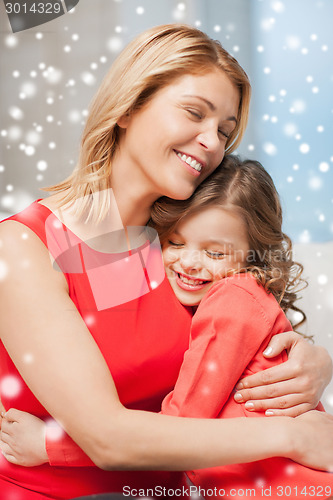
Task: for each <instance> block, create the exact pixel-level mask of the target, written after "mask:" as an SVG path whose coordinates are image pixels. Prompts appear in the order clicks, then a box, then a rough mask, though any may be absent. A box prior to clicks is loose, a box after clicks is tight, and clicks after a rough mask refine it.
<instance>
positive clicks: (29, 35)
mask: <svg viewBox="0 0 333 500" xmlns="http://www.w3.org/2000/svg"><path fill="white" fill-rule="evenodd" d="M332 19H333V1H332V0H183V1H178V0H158V1H157V0H80V2H79V4H78V5H77V7H76V8H75V9H73V10H72V11H71V12H70V13H68V14H66V15H65V16H62V17H60V18H58V19H56V20H54V21H52V22H49V23H47V24H44V25H41V26H39V27H37V28H34V29H30V30H27V31H24V32H21V33H17V34H12V32H11V29H10V25H9V22H8V19H7V16H6V13H5V9H4V4H3V2H0V75H1V77H0V212H1V215H2V216H5V214H7V213H8V214H10V213H13V212H16V211H18V210H20V209H23V208H24V207H25V206H27V205H28V204H29V203H30V202H31V201H33V200H34V199H36V198H40V197H44V196H45V193H43V192H42V191H40V188H41V187H42V186H47V185H50V184H53V183H55V182H58V181H60V180H62V179H63V178H64V177H65V176H67V175H68V174H69V173H70V172H71V170H72V168H73V167H74V165H75V163H76V159H77V155H78V148H79V140H80V135H81V132H82V128H83V124H84V121H85V117H86V116H87V109H88V105H89V101H90V100H91V98H92V96H93V94H94V93H95V91H96V89H97V88H98V85H99V83H100V82H101V80H102V78H103V76H104V74H105V73H106V71H107V69H108V68H109V66H110V64H111V63H112V61H113V60H114V58H115V57H116V56H117V54H118V53H119V52H120V51H121V49H122V48H123V47H124V45H125V44H126V43H127V42H128V41H129V40H131V39H132V38H133V37H134V36H135V35H136V34H138V33H139V32H141V31H143V30H145V29H146V28H148V27H151V26H153V25H157V24H163V23H170V22H184V23H188V24H191V25H194V26H197V27H199V28H200V29H202V30H203V31H205V32H207V33H208V34H209V35H210V36H211V37H213V38H216V39H219V40H220V41H221V43H222V44H223V45H224V47H225V48H226V49H227V50H229V52H231V53H232V54H233V55H234V56H235V57H236V58H237V59H238V60H239V62H240V63H241V64H242V66H243V67H244V69H245V70H246V71H247V73H248V75H249V77H250V80H251V82H252V86H253V100H252V109H251V117H250V123H249V127H248V130H247V133H246V135H245V138H244V139H243V141H242V145H241V146H240V147H239V150H238V152H239V153H241V154H242V155H244V156H247V157H251V158H254V159H258V160H259V161H261V162H262V163H263V165H264V166H265V167H266V168H267V169H268V171H269V172H270V173H271V175H272V176H273V178H274V181H275V183H276V185H277V188H278V190H279V192H280V195H281V198H282V202H283V206H284V214H285V217H284V220H285V221H284V229H285V231H286V232H287V233H288V234H289V235H290V236H291V237H292V238H293V240H294V241H295V242H298V243H299V244H309V245H310V246H309V248H310V247H311V249H312V250H311V251H312V253H310V254H309V253H307V256H308V255H311V257H308V260H309V262H310V264H311V263H312V264H313V261H316V262H317V264H318V265H317V266H315V268H314V269H313V271H312V276H311V279H312V290H315V292H313V294H314V295H313V298H311V299H310V302H311V303H312V305H313V308H314V309H315V313H314V315H312V318H315V320H314V319H312V321H313V323H311V318H310V323H309V328H310V331H311V333H314V334H316V333H317V331H316V330H317V325H318V321H321V322H322V329H321V334H320V335H321V336H319V339H320V342H321V343H323V344H325V345H326V347H328V348H329V349H331V352H332V353H333V346H332V344H333V340H332V338H333V337H332V334H331V330H332V326H331V325H332V323H333V317H332V316H333V263H332V264H331V263H330V262H331V261H332V259H331V255H332V253H333V252H332V249H333V246H327V245H326V246H325V247H322V246H320V245H323V244H324V243H325V242H329V241H331V240H333V123H332V122H333V30H332ZM318 245H319V246H318ZM322 248H325V251H324V252H323V250H322ZM323 255H325V259H324V258H323ZM301 256H302V257H303V258H304V259H306V257H304V256H303V254H302V253H301ZM312 256H313V257H312ZM332 257H333V255H332ZM318 266H321V267H320V269H321V271H320V274H318V273H319V272H318ZM323 308H325V310H326V311H328V312H329V314H330V323H329V322H328V320H326V317H324V316H323V314H322V312H321V310H322V309H323ZM316 314H317V316H316ZM318 315H320V316H318ZM323 318H324V319H323ZM330 402H331V404H332V407H333V390H332V395H331V396H330Z"/></svg>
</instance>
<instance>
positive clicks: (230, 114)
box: [0, 25, 333, 500]
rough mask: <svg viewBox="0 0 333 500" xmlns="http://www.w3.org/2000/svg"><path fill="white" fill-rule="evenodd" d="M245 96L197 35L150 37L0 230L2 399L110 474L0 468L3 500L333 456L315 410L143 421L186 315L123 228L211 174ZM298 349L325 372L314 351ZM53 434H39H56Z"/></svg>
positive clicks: (150, 248)
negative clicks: (63, 157) (37, 191)
mask: <svg viewBox="0 0 333 500" xmlns="http://www.w3.org/2000/svg"><path fill="white" fill-rule="evenodd" d="M249 95H250V87H249V83H248V80H247V77H246V75H245V74H244V72H243V71H242V69H241V68H240V67H239V65H238V64H237V62H236V61H235V60H234V59H233V58H232V57H231V56H229V55H228V54H227V53H226V52H225V51H224V50H223V49H222V48H221V47H220V46H219V45H218V44H217V43H215V42H212V41H211V40H210V39H209V38H208V37H206V35H204V34H202V33H201V32H199V31H197V30H195V29H193V28H189V27H185V26H177V25H176V26H174V25H171V26H164V27H157V28H153V29H151V30H149V31H148V32H146V33H144V34H143V35H141V36H139V37H138V38H137V39H136V40H134V41H133V42H132V43H131V44H130V45H129V46H128V47H127V48H126V49H125V51H124V52H123V53H122V55H121V56H120V57H119V58H118V59H117V61H116V62H115V63H114V65H113V67H112V68H111V70H110V73H109V75H107V77H106V79H105V80H104V83H103V84H102V86H101V89H100V90H99V92H98V94H97V96H96V98H95V101H94V102H93V105H92V108H91V112H90V115H89V117H88V120H87V124H86V129H85V131H84V135H83V141H82V148H81V154H80V159H79V164H78V167H77V168H76V170H75V171H74V173H73V174H72V176H71V177H70V178H69V179H68V180H66V181H64V182H63V183H61V184H60V185H58V186H56V187H54V188H53V191H55V194H53V195H52V196H51V197H50V198H48V199H47V200H44V201H38V202H35V203H34V204H33V205H32V206H31V207H29V208H28V209H27V210H26V211H23V212H22V214H19V215H17V216H15V217H13V218H12V220H9V221H6V222H4V223H2V224H1V233H0V238H1V241H2V246H1V255H0V258H1V259H2V260H4V261H5V263H6V265H7V269H8V273H7V276H6V277H5V279H4V281H3V282H1V292H2V295H3V297H2V299H1V302H0V303H1V305H0V308H1V310H0V314H1V316H2V318H4V320H3V322H2V324H1V331H0V334H1V339H2V342H3V345H4V349H2V350H1V351H0V355H1V369H2V374H1V376H2V394H1V397H2V400H3V403H4V406H5V408H6V409H8V408H9V407H15V408H18V410H24V411H30V412H31V413H34V414H35V415H37V416H41V417H43V418H44V419H48V416H49V415H52V417H53V418H54V419H55V420H57V421H58V422H60V423H61V426H62V427H63V429H65V431H66V432H67V433H68V434H69V435H70V436H71V437H72V438H73V440H74V441H76V442H77V443H78V445H79V446H80V447H81V448H82V449H83V450H84V451H85V452H86V453H87V455H88V456H89V457H90V458H91V459H92V461H93V462H94V463H95V464H97V465H98V466H99V467H101V468H105V469H109V470H113V471H121V472H104V471H102V470H99V469H97V468H95V467H89V468H84V469H82V468H72V469H68V468H66V467H64V468H63V467H53V468H52V467H50V466H49V465H42V466H40V467H36V468H34V469H24V468H20V467H16V466H15V465H12V464H10V463H8V462H5V461H3V463H2V471H1V472H2V475H1V477H0V487H1V491H4V492H5V494H7V496H8V497H10V495H12V496H14V495H16V497H17V498H18V499H20V498H22V499H23V498H24V500H29V499H30V498H31V499H36V500H37V499H45V498H70V497H74V496H78V495H83V494H89V493H98V492H105V491H122V489H123V488H124V486H125V485H126V486H132V488H134V489H135V488H138V487H141V488H148V487H149V488H153V489H154V488H156V487H157V486H163V485H165V486H168V487H170V488H173V489H175V488H180V487H182V486H183V485H184V483H183V476H182V474H181V473H171V472H151V471H152V470H154V471H181V470H186V469H194V468H201V467H209V466H214V465H222V464H225V463H231V462H248V461H252V460H258V459H262V458H267V457H270V456H280V455H282V456H286V457H289V458H293V459H295V460H298V461H300V462H302V463H304V464H306V465H311V466H313V467H319V468H326V467H327V466H328V465H329V463H330V461H331V460H333V457H332V451H331V450H332V448H333V442H332V439H333V438H332V435H333V432H332V427H333V423H332V421H331V420H330V419H329V417H326V416H323V415H317V414H316V413H309V414H307V415H305V416H301V417H298V418H297V419H296V420H293V419H289V418H287V417H281V418H276V419H269V420H268V419H267V420H265V421H264V422H263V421H262V419H261V420H260V419H259V421H257V419H249V420H251V421H249V422H248V421H245V422H243V421H241V422H240V421H238V420H237V419H235V420H232V421H229V422H227V421H226V422H224V421H205V420H196V419H177V418H173V417H168V416H163V415H156V414H154V413H152V412H154V411H158V409H159V407H160V403H161V401H162V399H163V397H164V396H165V394H166V393H167V392H168V391H169V390H170V389H171V388H172V386H173V385H174V383H175V381H176V378H177V373H178V370H179V367H180V364H181V361H182V357H183V354H184V352H185V350H186V348H187V347H188V337H189V327H190V320H191V317H190V314H189V311H187V310H186V309H184V308H183V307H182V306H180V305H179V304H178V303H177V300H176V298H175V297H174V296H173V295H172V292H171V289H170V287H169V285H168V283H167V280H166V279H165V278H164V277H162V278H161V273H160V267H161V259H160V258H158V257H159V256H157V255H156V248H155V247H154V245H153V243H154V242H151V241H150V240H149V237H147V236H146V234H145V233H144V232H143V231H142V228H141V230H140V229H139V230H138V231H136V232H135V231H134V233H133V234H130V233H129V231H128V230H127V229H126V228H127V226H144V225H145V224H146V222H147V220H148V219H149V215H150V208H151V205H152V204H153V203H154V201H155V200H156V199H157V198H159V197H160V196H162V195H165V196H169V197H171V198H175V199H186V198H188V197H189V196H190V195H191V194H192V193H193V191H194V190H195V188H196V187H197V186H198V185H199V184H200V182H202V180H203V179H205V178H206V177H208V175H209V174H210V173H211V172H213V171H214V169H215V168H216V167H217V165H218V164H219V163H220V162H221V160H222V157H223V155H224V152H225V150H226V149H227V150H228V151H230V150H231V149H232V148H234V147H236V146H237V144H238V143H239V141H240V139H241V136H242V133H243V130H244V128H245V125H246V119H247V112H248V104H249ZM62 221H64V222H65V224H63V222H62ZM46 247H47V248H48V249H49V250H50V253H51V254H52V257H53V259H56V263H57V265H58V266H59V267H60V270H61V271H62V272H58V271H57V270H56V269H55V268H54V267H52V265H50V259H49V254H48V250H47V248H46ZM152 262H153V264H152V265H150V264H151V263H152ZM140 273H141V274H140ZM149 273H151V276H149ZM114 274H116V275H117V276H118V277H119V279H118V280H117V283H115V282H114V281H112V280H113V279H114ZM133 277H136V278H137V279H133ZM152 278H154V279H152ZM110 282H111V283H113V286H112V287H110V286H109V284H110ZM116 286H117V289H116ZM105 287H109V288H108V293H107V294H106V289H105ZM100 291H102V293H99V292H100ZM104 297H106V299H105V301H104V302H103V300H104ZM165 304H168V308H167V309H166V307H165ZM184 332H186V333H184ZM291 338H292V340H291V342H289V344H288V345H289V346H291V344H292V342H293V340H294V339H295V337H294V336H293V335H292V337H291ZM281 344H282V342H281ZM312 349H313V355H310V358H313V357H314V356H316V354H319V355H318V356H317V362H316V363H315V366H316V367H318V366H320V365H321V364H323V363H325V364H326V367H327V368H326V370H324V376H323V377H324V378H325V377H326V378H327V376H329V374H328V372H329V371H330V364H329V363H327V358H326V356H325V355H324V356H322V351H320V350H319V351H318V350H316V349H315V348H312ZM318 358H320V359H319V360H318ZM306 359H307V360H308V359H309V357H306ZM17 370H18V371H17ZM311 371H312V369H311V370H310V372H311ZM110 372H111V373H112V377H113V378H111V376H110ZM287 372H288V370H287ZM291 372H292V375H291V374H290V373H291ZM291 372H290V371H289V374H288V375H287V377H285V375H284V369H282V371H280V372H279V374H278V376H277V378H276V380H277V381H279V380H284V379H286V378H287V379H288V378H289V379H290V378H293V377H294V373H295V371H293V370H291ZM273 380H274V379H273ZM25 384H26V385H25ZM299 384H302V381H300V379H299V378H298V380H297V381H296V385H297V387H298V389H295V386H294V385H293V383H290V382H287V386H288V388H289V389H288V392H290V393H291V394H292V393H295V392H302V391H299ZM318 385H321V384H317V386H318ZM317 386H316V387H317ZM277 390H278V391H280V392H279V393H278V395H282V394H284V391H283V390H282V391H281V386H280V388H279V386H278V389H277ZM30 391H31V392H30ZM319 392H320V390H319ZM118 395H119V397H118ZM288 398H289V402H288V406H293V403H292V401H293V400H294V396H293V395H290V396H288ZM305 399H306V398H305ZM315 399H316V398H315ZM312 404H313V401H312ZM143 410H150V411H143ZM13 425H15V424H14V423H13ZM53 429H54V432H53V434H52V432H51V434H50V433H49V434H48V439H49V440H50V439H52V438H53V439H55V438H59V435H60V437H62V435H61V429H60V431H59V430H58V429H57V428H54V427H52V429H51V430H53ZM58 431H59V432H58ZM309 435H310V436H311V439H310V440H309V439H308V437H309ZM305 436H307V440H306V442H305V439H304V437H305ZM259 437H260V444H259V443H258V445H256V444H255V443H256V440H257V438H258V439H259ZM318 443H320V444H322V446H320V453H316V455H315V456H314V453H313V451H314V449H316V451H317V446H318ZM4 452H5V453H6V451H5V450H4ZM127 470H129V471H130V470H132V471H133V470H148V471H149V472H125V471H127Z"/></svg>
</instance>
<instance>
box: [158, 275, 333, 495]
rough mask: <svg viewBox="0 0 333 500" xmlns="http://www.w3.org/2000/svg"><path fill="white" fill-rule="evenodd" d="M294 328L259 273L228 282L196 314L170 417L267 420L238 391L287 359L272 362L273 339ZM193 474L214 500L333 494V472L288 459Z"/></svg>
mask: <svg viewBox="0 0 333 500" xmlns="http://www.w3.org/2000/svg"><path fill="white" fill-rule="evenodd" d="M290 330H292V327H291V324H290V323H289V321H288V320H287V318H286V316H285V314H284V313H283V311H282V309H281V308H280V306H279V305H278V303H277V301H276V299H275V298H274V296H273V295H272V294H268V293H266V292H265V290H264V288H263V287H262V286H260V285H259V284H258V283H257V282H256V280H255V278H254V277H253V276H251V275H250V274H237V275H234V276H232V277H229V278H226V279H223V280H221V281H220V282H218V283H217V284H216V285H214V286H213V287H212V288H211V289H210V291H209V292H208V294H207V295H206V296H205V297H204V299H203V300H202V301H201V303H200V305H199V307H198V309H197V312H196V313H195V315H194V317H193V320H192V330H191V339H190V348H189V350H188V351H187V352H186V353H185V356H184V362H183V364H182V367H181V370H180V373H179V376H178V380H177V382H176V385H175V388H174V390H173V391H172V392H171V393H170V394H168V396H167V397H166V398H165V399H164V401H163V403H162V412H163V413H166V414H169V415H175V416H183V417H196V418H198V417H201V418H235V417H264V416H265V415H264V413H263V412H250V411H248V410H246V408H245V406H244V405H243V404H239V403H236V402H235V400H234V398H233V389H234V386H235V385H236V383H237V381H238V380H239V379H240V378H242V377H245V376H248V375H251V374H253V373H256V372H258V371H261V370H265V369H267V368H270V367H271V366H274V365H276V364H279V363H282V362H283V361H285V360H286V359H287V355H286V353H285V352H283V353H282V354H281V355H279V356H276V357H275V358H273V359H266V358H264V356H263V351H264V350H265V348H266V346H267V344H268V343H269V341H270V339H271V338H272V336H273V335H275V334H277V333H281V332H286V331H290ZM318 409H322V406H320V407H318ZM266 418H274V417H266ZM188 476H189V478H190V479H191V481H192V482H193V483H194V484H195V485H196V486H197V487H198V488H199V487H200V488H201V495H202V496H205V497H206V498H207V499H208V498H219V497H224V496H225V497H228V498H230V497H232V498H236V499H240V498H243V499H244V498H245V497H246V498H248V497H251V498H254V497H255V498H268V497H269V498H271V499H275V500H277V499H280V498H290V499H295V500H299V499H300V498H302V499H303V498H310V497H312V498H313V497H315V498H319V497H322V498H326V497H327V496H329V495H331V494H333V474H329V473H327V472H321V471H315V470H313V469H309V468H307V467H303V466H302V465H299V464H297V463H295V462H293V461H292V460H288V459H286V458H271V459H268V460H261V461H257V462H253V463H248V464H235V465H228V466H224V467H215V468H211V469H203V470H196V471H191V472H188ZM325 488H326V489H325Z"/></svg>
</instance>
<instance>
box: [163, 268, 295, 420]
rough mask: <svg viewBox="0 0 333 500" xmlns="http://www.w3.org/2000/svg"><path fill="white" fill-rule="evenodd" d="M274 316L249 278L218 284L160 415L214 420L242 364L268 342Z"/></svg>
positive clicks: (275, 310) (273, 305) (271, 304)
mask: <svg viewBox="0 0 333 500" xmlns="http://www.w3.org/2000/svg"><path fill="white" fill-rule="evenodd" d="M248 280H250V281H248ZM272 299H273V301H272ZM280 314H283V313H282V311H281V310H280V308H279V307H278V304H277V302H276V301H275V299H274V298H273V297H272V296H271V297H269V296H268V295H267V294H266V292H265V291H264V289H263V288H262V287H260V286H259V285H257V283H256V282H255V281H254V278H251V277H249V278H246V276H245V277H244V278H240V277H239V276H238V279H237V275H236V276H234V277H233V278H227V279H224V280H221V281H220V282H219V283H218V284H217V285H216V286H214V287H213V288H212V289H211V290H210V291H209V292H208V294H207V295H206V297H205V298H204V299H203V300H202V302H201V304H200V306H199V308H198V310H197V312H196V313H195V315H194V317H193V321H192V330H191V340H190V347H189V349H188V350H187V351H186V353H185V356H184V361H183V364H182V366H181V369H180V373H179V376H178V379H177V382H176V385H175V388H174V390H173V391H172V392H170V394H168V395H167V396H166V397H165V399H164V400H163V403H162V413H166V414H169V415H178V416H183V417H185V416H187V417H198V418H216V417H217V416H218V414H219V413H220V411H221V409H222V408H223V406H224V404H225V403H226V401H227V399H228V398H229V396H230V394H231V393H232V391H233V388H234V386H235V385H236V383H237V381H238V380H239V378H240V377H241V375H242V373H243V372H244V370H245V368H246V367H247V365H248V364H249V363H250V361H251V360H252V358H253V357H254V356H255V354H256V353H257V352H258V351H261V350H263V349H264V348H265V346H266V344H267V343H268V342H269V340H270V337H271V334H272V330H273V326H274V322H275V318H276V317H277V315H280ZM283 316H284V315H283ZM285 323H286V324H287V325H288V323H287V321H285ZM287 329H288V328H287ZM275 333H277V332H275ZM263 359H264V358H263Z"/></svg>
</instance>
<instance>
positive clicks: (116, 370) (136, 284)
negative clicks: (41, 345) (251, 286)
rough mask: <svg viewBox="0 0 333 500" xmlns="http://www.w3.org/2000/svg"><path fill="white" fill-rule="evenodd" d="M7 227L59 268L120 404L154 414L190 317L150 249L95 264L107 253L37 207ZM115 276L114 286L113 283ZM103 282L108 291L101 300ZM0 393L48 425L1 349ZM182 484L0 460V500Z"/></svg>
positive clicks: (170, 476)
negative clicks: (40, 246) (37, 243)
mask: <svg viewBox="0 0 333 500" xmlns="http://www.w3.org/2000/svg"><path fill="white" fill-rule="evenodd" d="M6 220H13V221H17V222H20V223H22V224H24V225H25V226H27V227H28V228H30V229H31V230H32V231H33V232H34V233H35V234H36V235H37V236H38V237H39V238H40V239H41V241H42V242H43V243H44V244H45V245H46V246H47V247H48V248H49V250H50V252H51V253H52V254H53V257H54V258H55V259H56V262H57V263H58V265H59V266H60V267H61V268H62V269H63V272H64V275H65V278H66V280H67V282H68V286H69V295H70V297H71V299H72V300H73V302H74V304H75V305H76V307H77V309H78V311H79V313H80V315H81V316H82V318H83V319H84V321H85V323H86V325H87V327H88V329H89V331H90V332H91V335H92V336H93V337H94V339H95V341H96V343H97V344H98V346H99V348H100V350H101V352H102V354H103V356H104V358H105V360H106V362H107V364H108V366H109V368H110V372H111V373H112V377H113V379H114V381H115V384H116V387H117V391H118V394H119V398H120V400H121V402H122V403H123V404H124V405H125V406H126V407H127V408H133V409H142V410H148V411H153V412H158V411H160V408H161V402H162V400H163V398H164V396H165V395H166V394H167V393H168V392H169V391H170V390H171V389H172V388H173V386H174V384H175V382H176V379H177V375H178V372H179V369H180V366H181V363H182V360H183V355H184V352H185V350H186V349H187V348H188V343H189V332H190V324H191V319H192V318H191V314H190V311H189V310H187V309H186V308H184V307H183V306H182V305H181V304H180V303H179V302H178V301H177V299H176V297H175V296H174V294H173V292H172V290H171V287H170V285H169V282H168V280H167V278H166V276H165V274H164V272H163V270H162V260H161V254H160V251H159V250H158V249H157V246H156V242H153V243H152V242H151V241H148V242H147V243H146V244H145V245H143V247H141V248H140V249H139V251H137V252H135V251H134V252H133V253H127V254H126V255H125V254H124V255H118V256H116V258H115V257H114V256H113V260H112V259H111V261H110V255H109V257H108V258H109V260H108V261H107V262H105V261H103V262H102V263H101V259H104V258H106V256H107V255H108V254H100V253H99V252H96V251H95V250H92V249H91V248H90V247H89V246H88V245H86V244H85V243H84V242H83V241H81V240H79V238H77V237H76V236H75V235H74V234H73V233H71V231H70V230H69V229H67V228H66V227H65V226H64V225H63V224H62V223H61V222H60V221H59V219H57V218H56V216H55V215H54V214H53V213H52V212H51V211H50V210H49V209H48V208H47V207H45V206H43V205H41V204H39V203H38V202H37V201H36V202H34V203H33V204H32V205H30V206H29V207H28V208H26V209H25V210H23V211H22V212H20V213H19V214H17V215H14V216H13V217H10V218H9V219H6ZM66 254H67V257H66V258H65V257H64V256H66ZM69 254H70V257H69V258H68V255H69ZM73 255H74V257H75V256H76V257H78V256H79V259H76V258H74V257H73ZM72 258H73V259H74V261H75V263H76V264H77V267H76V268H75V266H73V265H72V262H73V261H72V260H71V259H72ZM62 259H63V262H61V260H62ZM64 259H65V260H64ZM152 262H153V264H152ZM68 263H69V264H68ZM66 265H67V267H68V268H67V269H65V268H66ZM101 269H102V270H101ZM114 275H115V276H116V277H117V279H113V278H114ZM121 276H123V277H124V276H126V280H127V279H128V281H129V283H124V282H121V281H120V277H121ZM103 277H104V278H103ZM103 279H104V280H105V282H104V281H103ZM106 282H107V283H108V285H107V286H108V288H107V289H106V293H105V294H104V295H103V291H104V288H102V287H103V286H104V283H106ZM110 283H111V284H112V286H111V285H110ZM116 287H119V293H117V288H116ZM45 292H46V293H47V291H45ZM117 297H118V299H117ZM119 297H120V298H119ZM117 301H118V303H117ZM87 369H89V367H87ZM0 388H1V399H2V402H3V404H4V406H5V408H6V409H9V408H11V407H12V408H17V409H19V410H22V411H27V412H30V413H33V414H34V415H36V416H38V417H40V418H43V419H48V418H50V415H48V413H47V412H46V410H45V409H44V408H43V407H42V405H41V404H40V403H39V402H38V400H37V399H36V398H35V397H34V395H33V394H32V392H31V391H30V390H29V388H28V387H27V385H26V384H25V383H24V381H23V379H22V378H21V376H20V374H19V373H18V371H17V369H16V367H15V366H14V364H13V362H12V361H11V359H10V357H9V355H8V354H7V352H6V350H5V348H4V346H3V344H2V343H1V342H0ZM11 388H14V389H13V390H11ZM7 389H9V390H7ZM96 389H97V390H98V387H97V388H96ZM183 484H184V476H183V474H182V473H180V472H155V471H145V472H138V471H135V472H127V471H122V472H114V471H112V472H109V471H103V470H101V469H99V468H97V467H95V466H93V465H92V466H90V467H54V466H50V465H48V464H44V465H42V466H39V467H33V468H24V467H20V466H15V465H13V464H10V463H8V462H7V461H6V460H5V459H4V458H3V457H2V456H1V455H0V492H1V493H0V498H1V500H7V499H8V500H9V499H10V498H15V500H38V499H40V500H42V499H47V498H52V499H70V498H74V497H78V496H82V495H89V494H94V493H103V492H122V491H123V487H124V486H127V487H128V488H131V489H132V488H134V489H145V490H147V489H148V488H152V489H154V488H156V487H158V488H163V487H166V488H172V489H176V488H180V487H181V486H182V485H183Z"/></svg>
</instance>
